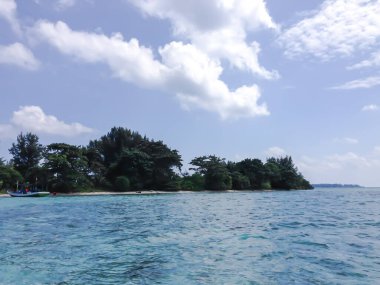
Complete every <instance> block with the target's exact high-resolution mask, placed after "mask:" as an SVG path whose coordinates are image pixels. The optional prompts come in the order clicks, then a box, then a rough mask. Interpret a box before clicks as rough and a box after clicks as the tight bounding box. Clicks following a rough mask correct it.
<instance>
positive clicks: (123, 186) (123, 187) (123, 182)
mask: <svg viewBox="0 0 380 285" xmlns="http://www.w3.org/2000/svg"><path fill="white" fill-rule="evenodd" d="M129 187H130V183H129V179H128V177H126V176H118V177H116V180H115V189H116V190H117V191H121V192H125V191H128V190H129Z"/></svg>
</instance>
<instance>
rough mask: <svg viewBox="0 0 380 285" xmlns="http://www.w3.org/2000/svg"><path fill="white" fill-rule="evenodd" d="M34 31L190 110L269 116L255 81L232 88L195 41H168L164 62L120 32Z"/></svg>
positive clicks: (44, 25) (49, 27) (43, 27)
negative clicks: (126, 39) (162, 93)
mask: <svg viewBox="0 0 380 285" xmlns="http://www.w3.org/2000/svg"><path fill="white" fill-rule="evenodd" d="M30 34H31V35H32V36H33V38H37V39H39V40H41V41H45V42H47V43H49V44H50V45H52V46H54V47H55V48H57V49H58V50H59V51H60V52H61V53H63V54H66V55H70V56H72V57H75V58H77V59H79V60H81V61H84V62H87V63H103V64H106V65H108V67H109V68H110V69H111V71H112V72H113V74H114V75H115V76H116V77H119V78H120V79H122V80H125V81H127V82H131V83H134V84H137V85H139V86H140V87H143V88H150V89H155V90H162V91H164V92H167V93H172V94H174V95H175V96H176V97H177V98H178V99H179V101H180V103H181V104H182V106H184V107H185V108H188V109H190V108H193V107H196V108H201V109H204V110H207V111H212V112H217V113H218V114H219V115H220V116H221V117H222V118H223V119H227V118H239V117H252V116H260V115H268V114H269V111H268V110H267V107H266V105H265V104H261V105H260V104H259V103H258V100H259V98H260V90H259V88H258V87H257V86H256V85H251V86H241V87H240V88H237V89H236V90H230V89H229V87H228V86H227V85H226V84H225V83H224V82H223V81H222V80H221V79H220V76H221V73H222V71H223V68H222V66H221V64H220V62H219V61H218V60H215V59H213V58H210V57H209V56H208V55H207V54H206V53H204V52H203V51H202V50H200V49H198V48H197V47H196V46H194V45H192V44H184V43H182V42H171V43H168V44H166V45H165V46H163V47H161V48H159V50H158V53H159V55H160V57H161V61H160V60H159V59H155V57H154V54H153V51H152V50H151V49H150V48H147V47H144V46H141V45H140V44H139V42H138V40H136V39H131V40H129V41H125V40H124V39H123V37H122V35H121V34H114V35H113V36H111V37H107V36H106V35H103V34H95V33H87V32H81V31H79V32H78V31H73V30H71V29H70V28H69V27H68V26H67V25H66V24H65V23H63V22H57V23H51V22H47V21H40V22H38V23H37V24H36V25H35V26H34V27H33V28H32V30H31V31H30Z"/></svg>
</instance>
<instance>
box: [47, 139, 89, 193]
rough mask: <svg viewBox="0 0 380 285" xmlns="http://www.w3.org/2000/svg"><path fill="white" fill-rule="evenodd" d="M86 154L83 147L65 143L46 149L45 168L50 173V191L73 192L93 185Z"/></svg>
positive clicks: (55, 144) (51, 145)
mask: <svg viewBox="0 0 380 285" xmlns="http://www.w3.org/2000/svg"><path fill="white" fill-rule="evenodd" d="M84 152H85V150H84V149H83V148H81V147H78V146H73V145H69V144H65V143H53V144H50V145H48V146H47V147H46V154H45V162H44V167H45V168H46V169H47V170H48V173H49V188H50V189H52V190H54V191H58V192H71V191H78V190H80V189H83V188H87V187H89V186H90V185H91V183H90V180H89V178H88V175H89V168H88V161H87V158H86V157H85V155H84Z"/></svg>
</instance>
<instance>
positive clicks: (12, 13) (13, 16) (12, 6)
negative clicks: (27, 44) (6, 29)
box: [0, 0, 21, 35]
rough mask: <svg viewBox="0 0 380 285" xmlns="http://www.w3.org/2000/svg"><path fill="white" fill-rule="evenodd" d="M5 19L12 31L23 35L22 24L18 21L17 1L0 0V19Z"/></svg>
mask: <svg viewBox="0 0 380 285" xmlns="http://www.w3.org/2000/svg"><path fill="white" fill-rule="evenodd" d="M1 17H2V18H4V19H5V20H6V21H7V22H8V23H9V24H10V25H11V27H12V30H13V31H14V32H15V33H16V34H18V35H21V28H20V24H19V22H18V20H17V4H16V1H15V0H0V18H1Z"/></svg>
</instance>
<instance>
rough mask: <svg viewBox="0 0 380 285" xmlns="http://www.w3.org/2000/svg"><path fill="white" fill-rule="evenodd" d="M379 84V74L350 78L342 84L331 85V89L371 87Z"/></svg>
mask: <svg viewBox="0 0 380 285" xmlns="http://www.w3.org/2000/svg"><path fill="white" fill-rule="evenodd" d="M378 85H380V76H371V77H367V78H363V79H357V80H352V81H349V82H346V83H344V84H342V85H337V86H334V87H331V89H336V90H351V89H360V88H366V89H368V88H372V87H375V86H378Z"/></svg>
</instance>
